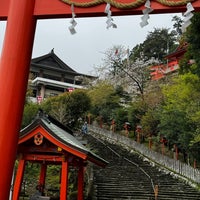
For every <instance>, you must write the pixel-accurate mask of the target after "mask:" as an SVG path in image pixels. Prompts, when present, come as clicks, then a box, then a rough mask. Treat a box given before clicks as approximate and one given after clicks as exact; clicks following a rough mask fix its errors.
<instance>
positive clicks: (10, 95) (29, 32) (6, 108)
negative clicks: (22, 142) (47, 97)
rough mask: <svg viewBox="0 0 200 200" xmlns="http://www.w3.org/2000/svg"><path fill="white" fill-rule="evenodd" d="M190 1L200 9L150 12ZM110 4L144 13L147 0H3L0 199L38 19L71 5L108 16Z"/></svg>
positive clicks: (163, 2) (62, 14)
mask: <svg viewBox="0 0 200 200" xmlns="http://www.w3.org/2000/svg"><path fill="white" fill-rule="evenodd" d="M188 2H192V5H193V7H194V10H195V12H198V11H199V10H200V1H199V0H191V1H187V0H151V2H150V3H151V8H152V9H153V11H152V12H151V13H150V14H158V13H177V12H186V4H187V3H188ZM107 3H109V4H110V11H112V16H120V15H143V10H144V9H146V7H145V3H146V0H110V1H106V0H89V1H86V0H63V1H61V0H17V1H16V0H0V5H1V6H0V19H1V20H7V26H6V31H5V37H4V40H3V48H2V52H1V57H0V91H1V97H2V98H0V111H1V112H0V157H1V161H3V162H0V177H1V178H0V199H1V200H8V199H9V193H10V185H11V180H12V172H13V167H14V162H15V158H16V153H17V145H18V138H19V134H18V133H19V132H20V126H21V120H22V114H23V107H24V102H25V94H26V88H27V83H28V76H29V66H30V61H31V55H32V48H33V42H34V35H35V29H36V24H37V20H38V19H52V18H71V17H72V9H71V5H72V4H73V5H74V12H75V14H76V17H99V16H107V15H106V14H105V12H104V11H105V7H106V5H107ZM133 26H134V24H133ZM136 31H137V30H136ZM8 88H9V90H8ZM64 167H65V169H66V165H64Z"/></svg>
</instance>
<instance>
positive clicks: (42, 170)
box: [39, 163, 47, 194]
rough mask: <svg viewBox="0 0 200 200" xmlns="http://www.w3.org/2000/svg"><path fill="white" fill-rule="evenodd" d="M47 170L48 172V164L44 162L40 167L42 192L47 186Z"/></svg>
mask: <svg viewBox="0 0 200 200" xmlns="http://www.w3.org/2000/svg"><path fill="white" fill-rule="evenodd" d="M46 172H47V164H45V163H42V164H41V168H40V180H39V185H40V190H41V192H42V194H43V193H44V188H45V180H46Z"/></svg>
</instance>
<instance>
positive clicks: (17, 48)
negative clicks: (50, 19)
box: [0, 0, 36, 200]
mask: <svg viewBox="0 0 200 200" xmlns="http://www.w3.org/2000/svg"><path fill="white" fill-rule="evenodd" d="M34 6H35V0H17V1H16V0H11V1H10V5H9V12H8V18H7V27H6V33H5V38H4V44H3V48H2V54H1V60H0V91H1V98H0V158H1V162H0V177H1V178H0V199H1V200H8V199H9V191H10V184H11V179H12V171H13V167H14V161H15V156H16V151H17V142H18V133H19V132H20V124H21V119H22V115H23V107H24V101H25V94H26V88H27V81H28V75H29V66H30V60H31V55H32V46H33V40H34V34H35V27H36V19H34V17H33V12H34ZM16 91H17V92H16Z"/></svg>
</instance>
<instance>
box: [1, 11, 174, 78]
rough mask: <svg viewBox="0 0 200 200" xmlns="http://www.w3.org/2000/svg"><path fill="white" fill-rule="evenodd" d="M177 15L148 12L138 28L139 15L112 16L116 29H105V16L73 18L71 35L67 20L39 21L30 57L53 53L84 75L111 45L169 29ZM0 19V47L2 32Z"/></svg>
mask: <svg viewBox="0 0 200 200" xmlns="http://www.w3.org/2000/svg"><path fill="white" fill-rule="evenodd" d="M174 15H178V14H160V15H150V19H149V20H148V22H149V24H148V25H147V26H145V27H143V28H141V27H140V22H141V15H138V16H136V15H133V16H123V17H122V16H120V17H113V19H114V21H113V22H114V23H115V24H116V25H117V28H116V29H114V28H109V29H106V19H107V18H106V17H101V18H75V20H76V21H77V26H76V28H75V29H76V32H77V33H76V34H74V35H71V34H70V32H69V30H68V27H69V26H70V25H71V24H70V19H53V20H39V21H38V22H37V29H36V34H35V41H34V46H33V55H32V58H35V57H39V56H42V55H45V54H47V53H49V52H50V51H51V50H52V49H53V48H54V52H55V54H56V55H57V56H58V57H60V59H62V60H63V61H64V62H65V63H66V64H67V65H69V66H70V67H71V68H73V69H74V70H76V71H77V72H80V73H84V74H94V66H99V65H101V64H102V63H103V61H102V59H103V58H104V57H105V55H104V53H105V52H106V50H107V49H110V48H112V47H113V46H114V45H122V46H124V47H125V48H129V49H132V48H133V47H134V46H135V45H137V44H139V43H142V42H143V41H144V40H145V39H146V36H147V35H148V32H149V31H153V30H154V28H172V27H173V22H172V21H171V20H172V17H173V16H174ZM5 24H6V23H5V22H0V47H1V46H2V41H3V36H4V32H5Z"/></svg>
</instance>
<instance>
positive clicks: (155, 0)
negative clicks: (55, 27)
mask: <svg viewBox="0 0 200 200" xmlns="http://www.w3.org/2000/svg"><path fill="white" fill-rule="evenodd" d="M189 2H190V3H192V6H193V7H194V9H195V12H199V11H200V1H199V0H189V1H188V0H150V3H151V8H152V9H153V11H152V13H151V14H162V13H181V12H185V11H186V4H187V3H189ZM108 3H109V4H110V6H111V10H112V16H122V15H142V14H143V13H142V11H143V10H144V9H145V3H146V0H35V8H34V16H35V17H36V18H37V19H51V18H70V17H71V16H72V10H71V5H72V4H73V5H74V9H75V13H76V17H100V16H105V12H104V10H105V6H106V4H108ZM0 4H1V5H0V19H1V20H6V19H7V16H8V11H9V4H10V0H1V3H0Z"/></svg>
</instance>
